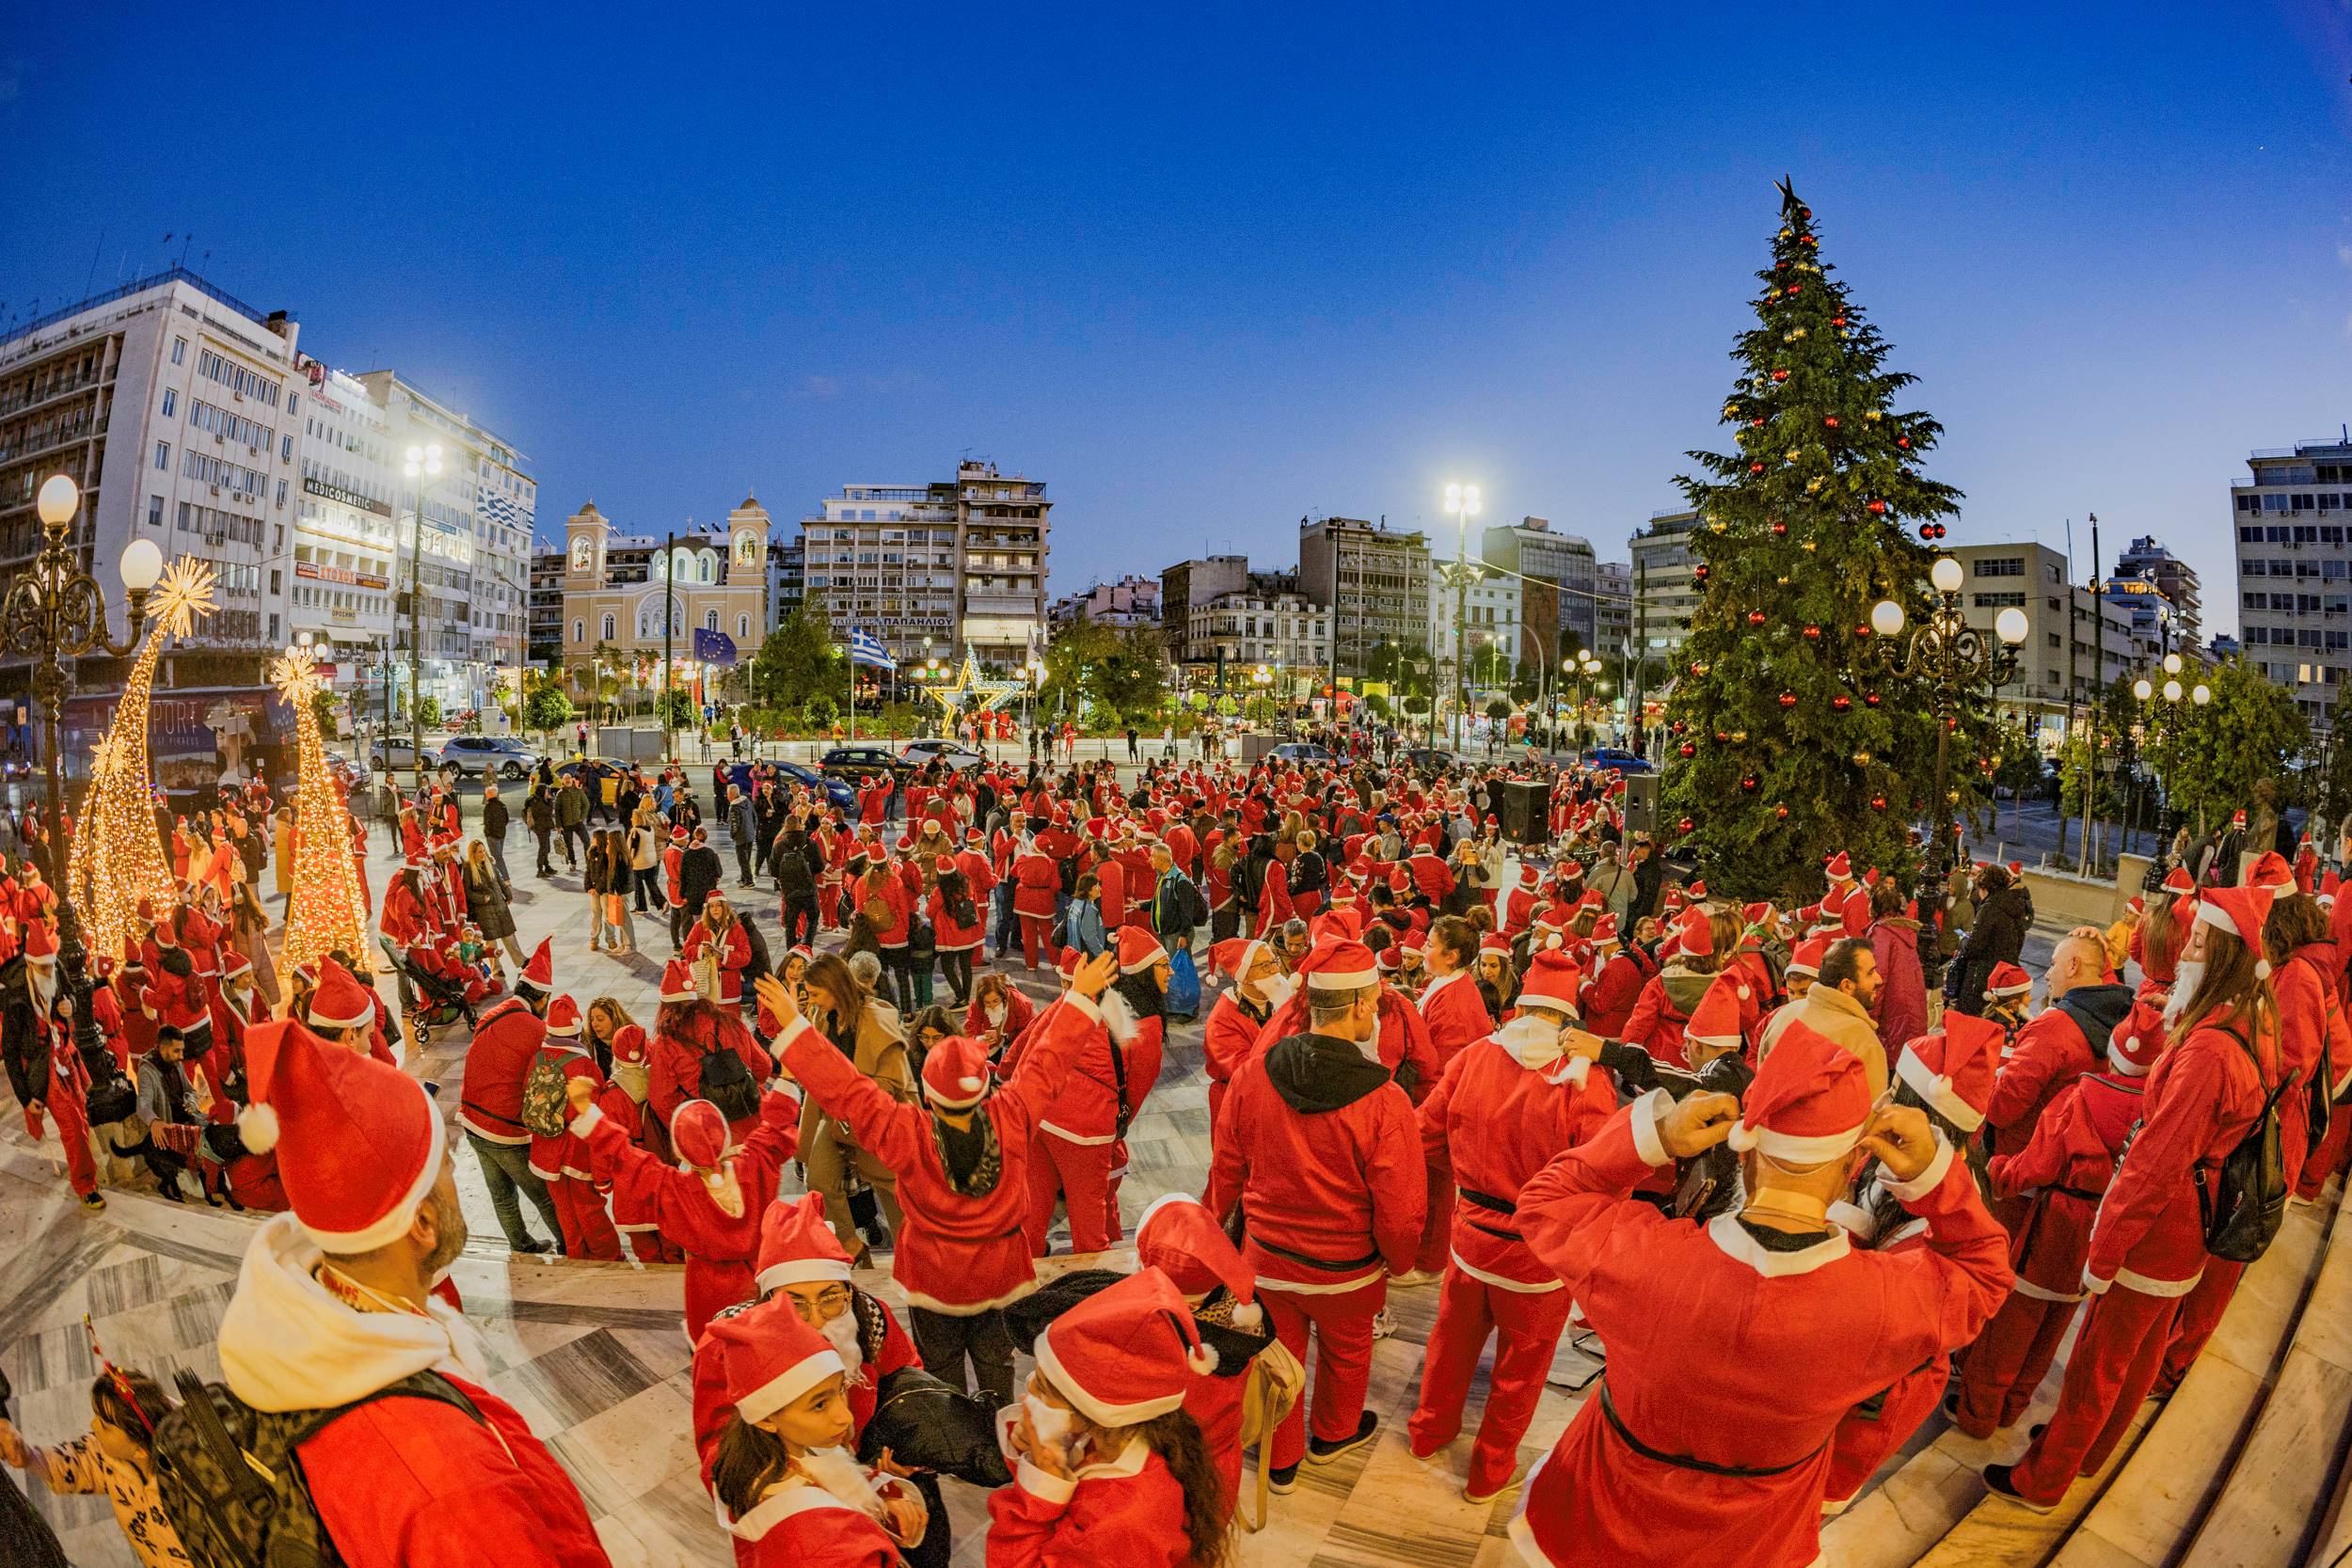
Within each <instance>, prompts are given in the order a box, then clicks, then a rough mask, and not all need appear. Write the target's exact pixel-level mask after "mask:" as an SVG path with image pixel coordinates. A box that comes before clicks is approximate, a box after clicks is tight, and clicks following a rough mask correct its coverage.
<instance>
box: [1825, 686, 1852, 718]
mask: <svg viewBox="0 0 2352 1568" xmlns="http://www.w3.org/2000/svg"><path fill="white" fill-rule="evenodd" d="M1852 708H1853V699H1852V698H1851V697H1849V696H1847V695H1846V694H1845V693H1844V692H1843V691H1840V692H1839V693H1838V694H1837V695H1836V696H1835V697H1832V698H1831V699H1830V700H1829V710H1830V711H1831V712H1832V713H1847V712H1851V710H1852Z"/></svg>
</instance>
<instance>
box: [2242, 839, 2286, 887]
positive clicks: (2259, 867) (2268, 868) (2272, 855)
mask: <svg viewBox="0 0 2352 1568" xmlns="http://www.w3.org/2000/svg"><path fill="white" fill-rule="evenodd" d="M2239 880H2241V881H2242V882H2244V883H2245V885H2246V886H2248V887H2266V888H2268V889H2270V891H2271V892H2272V893H2274V894H2277V893H2286V892H2289V891H2290V890H2292V889H2293V888H2294V886H2295V868H2294V867H2293V866H2291V865H2289V864H2287V863H2286V857H2285V856H2283V855H2281V854H2280V853H2279V851H2278V850H2276V849H2265V850H2264V851H2263V852H2262V853H2261V854H2260V855H2259V856H2257V857H2255V860H2254V863H2253V864H2251V865H2249V866H2248V867H2247V868H2246V875H2245V876H2244V877H2242V878H2240V879H2239Z"/></svg>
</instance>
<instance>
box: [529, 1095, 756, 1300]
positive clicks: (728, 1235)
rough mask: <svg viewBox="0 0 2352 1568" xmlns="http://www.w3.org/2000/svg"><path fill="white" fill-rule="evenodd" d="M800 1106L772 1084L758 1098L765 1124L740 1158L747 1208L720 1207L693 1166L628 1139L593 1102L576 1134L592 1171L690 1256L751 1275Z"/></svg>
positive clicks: (577, 1122) (575, 1125)
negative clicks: (584, 1146)
mask: <svg viewBox="0 0 2352 1568" xmlns="http://www.w3.org/2000/svg"><path fill="white" fill-rule="evenodd" d="M800 1120H801V1108H800V1105H799V1104H798V1103H797V1102H796V1101H794V1100H793V1099H792V1097H791V1096H790V1095H788V1094H778V1093H777V1092H775V1091H774V1090H773V1089H771V1090H769V1091H768V1092H767V1093H766V1094H763V1095H761V1096H760V1097H759V1117H758V1128H757V1131H755V1132H753V1133H752V1135H751V1136H750V1137H749V1138H746V1139H745V1140H744V1141H743V1145H742V1147H741V1148H739V1149H737V1150H736V1151H735V1154H734V1156H733V1161H734V1168H735V1180H736V1182H737V1184H738V1185H739V1187H740V1188H741V1189H742V1194H743V1212H741V1213H739V1214H730V1213H728V1212H726V1211H725V1210H723V1209H722V1208H720V1207H719V1205H718V1203H717V1202H716V1201H715V1200H713V1198H712V1197H711V1196H710V1189H709V1188H708V1187H707V1186H705V1185H704V1184H703V1180H702V1178H701V1177H700V1176H698V1175H696V1174H695V1173H694V1172H692V1171H691V1170H681V1169H679V1168H678V1167H677V1166H675V1165H674V1164H669V1163H668V1162H667V1161H663V1160H657V1159H656V1158H654V1157H653V1156H652V1155H650V1154H648V1153H646V1152H645V1151H644V1149H642V1148H638V1147H637V1146H636V1145H635V1144H632V1143H630V1142H629V1140H628V1133H627V1132H626V1131H624V1130H623V1129H622V1127H621V1126H620V1124H619V1123H618V1122H616V1121H615V1120H613V1119H612V1117H607V1116H606V1115H605V1114H604V1113H603V1111H602V1109H601V1108H599V1107H598V1106H596V1105H590V1106H589V1107H588V1109H586V1110H585V1111H582V1112H581V1113H580V1115H579V1116H577V1117H573V1118H572V1123H571V1128H572V1132H574V1133H575V1134H577V1135H578V1136H579V1137H580V1138H581V1139H583V1140H584V1141H585V1142H586V1143H587V1146H588V1158H589V1164H590V1169H592V1170H593V1171H595V1173H596V1180H599V1181H610V1182H611V1183H612V1191H613V1195H614V1196H615V1198H616V1199H618V1198H619V1197H620V1196H623V1195H626V1196H628V1201H629V1203H630V1204H631V1205H632V1206H633V1207H635V1208H637V1209H640V1210H643V1211H644V1212H647V1213H650V1214H652V1215H653V1216H654V1225H655V1227H656V1228H657V1229H659V1230H660V1232H661V1234H662V1236H663V1237H665V1238H666V1239H667V1240H669V1241H672V1242H675V1243H677V1245H678V1247H679V1248H680V1249H681V1250H683V1251H684V1252H685V1254H686V1256H687V1258H688V1259H690V1260H692V1261H699V1262H703V1263H722V1264H734V1265H739V1266H740V1267H741V1269H742V1270H743V1272H744V1274H745V1275H747V1276H748V1275H749V1273H750V1270H751V1265H752V1263H753V1261H754V1260H755V1259H757V1258H758V1256H759V1221H760V1216H761V1215H763V1214H765V1213H766V1212H768V1205H769V1204H770V1203H771V1202H772V1201H774V1199H775V1196H776V1180H777V1173H778V1172H779V1171H780V1170H782V1168H783V1166H784V1163H785V1162H786V1161H787V1160H789V1159H790V1158H792V1155H793V1152H794V1150H795V1149H796V1148H798V1147H799V1144H800Z"/></svg>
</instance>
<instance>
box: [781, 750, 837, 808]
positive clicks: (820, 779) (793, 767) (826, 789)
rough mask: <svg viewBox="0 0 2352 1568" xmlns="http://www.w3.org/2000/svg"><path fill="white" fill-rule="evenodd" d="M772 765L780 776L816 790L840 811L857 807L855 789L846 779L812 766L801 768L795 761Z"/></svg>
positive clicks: (826, 801)
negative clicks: (837, 777)
mask: <svg viewBox="0 0 2352 1568" xmlns="http://www.w3.org/2000/svg"><path fill="white" fill-rule="evenodd" d="M773 766H774V768H775V770H776V772H777V774H778V775H779V776H780V777H782V778H785V779H787V780H789V781H790V782H791V783H793V784H802V785H804V786H806V787H807V788H810V789H813V790H815V791H817V793H818V795H820V796H822V797H823V798H824V800H825V803H826V804H827V805H830V806H834V807H838V808H839V809H840V810H842V811H855V810H856V809H857V791H856V789H854V788H853V787H851V786H850V783H849V781H847V780H846V779H835V778H831V777H828V776H827V775H825V774H823V773H819V772H818V771H817V770H816V769H815V768H803V767H802V766H801V765H800V764H799V763H797V762H779V763H776V764H774V765H773Z"/></svg>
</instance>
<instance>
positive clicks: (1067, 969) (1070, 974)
mask: <svg viewBox="0 0 2352 1568" xmlns="http://www.w3.org/2000/svg"><path fill="white" fill-rule="evenodd" d="M1085 961H1086V955H1085V954H1084V953H1081V952H1079V951H1078V950H1077V949H1076V948H1074V947H1065V948H1063V949H1062V950H1061V957H1060V958H1056V959H1055V960H1054V967H1055V969H1057V970H1058V971H1059V972H1060V973H1061V977H1062V978H1063V979H1065V980H1074V979H1076V978H1077V977H1078V966H1079V965H1080V964H1082V963H1084V962H1085Z"/></svg>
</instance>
